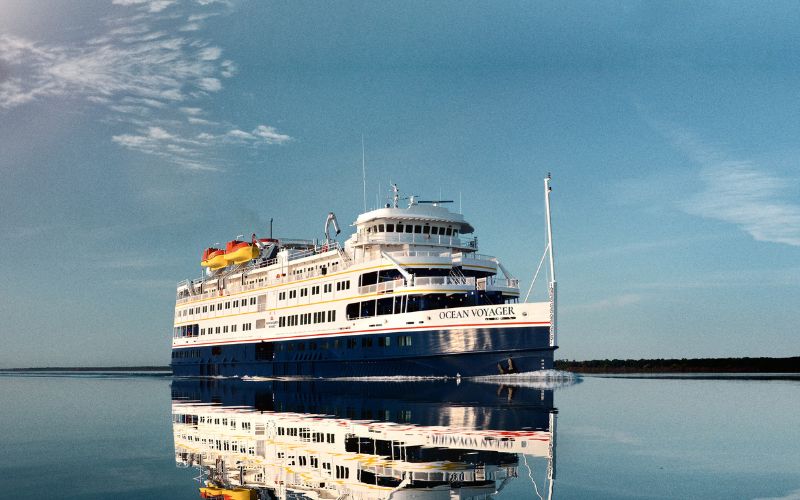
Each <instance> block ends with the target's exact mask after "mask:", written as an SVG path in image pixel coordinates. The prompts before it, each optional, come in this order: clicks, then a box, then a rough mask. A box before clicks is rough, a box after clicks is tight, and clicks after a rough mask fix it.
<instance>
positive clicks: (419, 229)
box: [414, 226, 422, 234]
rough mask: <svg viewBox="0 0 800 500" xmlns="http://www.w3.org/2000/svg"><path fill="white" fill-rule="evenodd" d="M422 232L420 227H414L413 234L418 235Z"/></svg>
mask: <svg viewBox="0 0 800 500" xmlns="http://www.w3.org/2000/svg"><path fill="white" fill-rule="evenodd" d="M421 232H422V226H414V233H415V234H419V233H421Z"/></svg>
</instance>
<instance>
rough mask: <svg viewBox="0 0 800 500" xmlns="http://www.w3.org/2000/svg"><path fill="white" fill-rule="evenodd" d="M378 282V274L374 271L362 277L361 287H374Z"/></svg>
mask: <svg viewBox="0 0 800 500" xmlns="http://www.w3.org/2000/svg"><path fill="white" fill-rule="evenodd" d="M377 282H378V272H377V271H373V272H371V273H364V274H362V275H361V284H360V286H367V285H374V284H375V283H377Z"/></svg>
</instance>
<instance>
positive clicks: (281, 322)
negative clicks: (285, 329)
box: [278, 316, 286, 327]
mask: <svg viewBox="0 0 800 500" xmlns="http://www.w3.org/2000/svg"><path fill="white" fill-rule="evenodd" d="M278 326H279V327H282V326H286V317H285V316H281V317H280V318H278Z"/></svg>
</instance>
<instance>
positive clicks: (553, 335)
mask: <svg viewBox="0 0 800 500" xmlns="http://www.w3.org/2000/svg"><path fill="white" fill-rule="evenodd" d="M552 189H553V188H551V187H550V174H549V173H548V174H547V177H545V179H544V209H545V210H544V211H545V217H546V218H547V253H548V256H549V261H550V284H549V295H550V347H556V346H557V345H558V337H557V330H556V320H557V315H556V267H555V262H554V259H553V226H552V224H551V222H550V191H552Z"/></svg>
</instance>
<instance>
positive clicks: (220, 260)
mask: <svg viewBox="0 0 800 500" xmlns="http://www.w3.org/2000/svg"><path fill="white" fill-rule="evenodd" d="M200 265H201V266H203V267H207V268H209V269H211V270H213V271H216V270H217V269H221V268H223V267H225V266H227V265H228V261H226V260H225V252H223V251H222V250H220V249H219V248H206V249H205V250H204V251H203V258H202V259H201V260H200Z"/></svg>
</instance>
